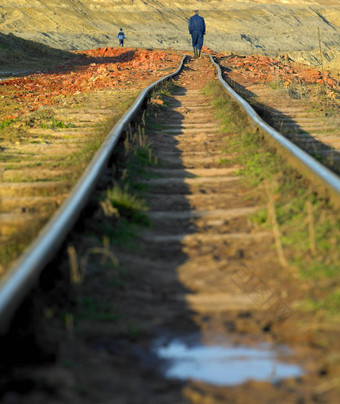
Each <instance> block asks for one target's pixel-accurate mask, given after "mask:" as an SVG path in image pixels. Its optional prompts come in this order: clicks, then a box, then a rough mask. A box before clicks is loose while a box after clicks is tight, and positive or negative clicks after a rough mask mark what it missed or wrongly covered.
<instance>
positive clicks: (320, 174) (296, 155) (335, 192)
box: [209, 55, 340, 207]
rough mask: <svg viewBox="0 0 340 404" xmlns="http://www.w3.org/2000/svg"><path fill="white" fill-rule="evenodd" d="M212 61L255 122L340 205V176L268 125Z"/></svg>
mask: <svg viewBox="0 0 340 404" xmlns="http://www.w3.org/2000/svg"><path fill="white" fill-rule="evenodd" d="M209 56H210V59H211V61H212V63H213V64H214V65H215V67H216V69H217V72H218V78H219V80H220V82H221V83H222V85H223V87H224V88H225V89H226V90H227V91H228V93H229V94H230V95H231V96H232V97H233V98H234V100H235V101H236V102H237V103H238V104H239V105H240V106H241V107H242V108H243V109H244V110H245V111H246V113H247V114H248V116H249V117H250V118H251V119H252V120H253V121H254V122H255V124H256V125H257V126H258V127H260V128H261V129H262V130H263V131H264V132H265V133H266V134H267V135H269V136H270V137H271V139H272V140H274V141H275V143H276V146H279V147H281V148H283V151H284V154H287V153H289V155H290V157H292V158H293V159H294V160H295V164H296V165H302V167H303V168H304V172H305V173H306V174H307V175H308V174H310V173H312V176H313V178H315V179H317V180H318V183H319V185H320V186H321V187H324V189H325V190H326V191H327V194H328V196H329V197H330V198H331V199H332V201H333V202H334V204H335V206H337V207H339V205H340V178H339V177H338V176H337V175H335V174H334V173H333V172H332V171H330V170H329V169H328V168H326V167H325V166H323V165H322V164H321V163H319V162H318V161H317V160H315V159H314V158H313V157H311V156H310V155H309V154H308V153H306V152H305V151H303V150H302V149H300V148H299V147H298V146H296V145H295V144H294V143H292V142H291V141H290V140H288V139H287V138H286V137H284V136H283V135H282V134H281V133H279V132H278V131H276V130H275V129H274V128H272V127H271V126H270V125H268V124H267V123H266V122H265V121H263V119H261V118H260V116H259V115H258V114H257V113H256V112H255V110H254V109H253V108H252V107H251V106H250V105H249V104H248V102H247V101H245V100H244V99H243V98H242V97H241V96H240V95H239V94H237V93H236V92H235V91H234V90H233V89H232V88H231V87H230V86H229V84H228V83H226V81H225V80H224V79H223V77H222V72H221V68H220V66H219V65H218V63H216V62H215V60H214V58H213V56H212V55H209Z"/></svg>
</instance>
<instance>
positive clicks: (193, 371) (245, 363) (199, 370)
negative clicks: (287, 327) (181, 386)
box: [152, 335, 304, 386]
mask: <svg viewBox="0 0 340 404" xmlns="http://www.w3.org/2000/svg"><path fill="white" fill-rule="evenodd" d="M152 350H153V353H154V354H155V355H157V357H158V358H159V359H161V360H162V362H163V375H164V376H165V377H166V378H168V379H178V380H195V381H201V382H205V383H208V384H211V385H217V386H236V385H240V384H243V383H245V382H247V381H262V382H264V381H268V382H271V383H276V382H278V381H280V380H282V379H287V378H297V377H299V376H301V375H302V374H303V373H304V371H303V369H302V368H301V367H300V366H298V365H297V364H294V363H291V361H290V360H291V355H292V352H291V351H290V350H289V349H288V348H287V347H286V346H279V347H277V346H275V347H274V346H272V345H270V344H268V343H265V344H264V343H262V344H258V345H253V346H247V345H236V344H233V343H232V342H226V341H225V340H224V341H222V340H221V339H219V338H217V339H215V341H214V342H211V341H209V342H208V343H204V342H202V341H201V340H200V339H199V337H198V336H197V335H189V336H187V337H183V338H175V339H171V340H165V339H158V340H156V341H155V342H154V345H153V348H152Z"/></svg>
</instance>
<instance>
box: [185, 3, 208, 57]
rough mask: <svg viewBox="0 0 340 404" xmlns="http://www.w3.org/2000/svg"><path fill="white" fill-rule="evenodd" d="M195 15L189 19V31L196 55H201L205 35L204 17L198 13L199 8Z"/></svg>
mask: <svg viewBox="0 0 340 404" xmlns="http://www.w3.org/2000/svg"><path fill="white" fill-rule="evenodd" d="M194 13H195V14H194V15H193V16H192V17H190V20H189V33H190V35H191V38H192V47H193V48H194V55H195V57H200V55H201V49H202V46H203V36H204V35H205V22H204V18H203V17H201V16H199V15H198V10H195V11H194Z"/></svg>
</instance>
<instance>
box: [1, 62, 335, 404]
mask: <svg viewBox="0 0 340 404" xmlns="http://www.w3.org/2000/svg"><path fill="white" fill-rule="evenodd" d="M214 75H215V72H214V70H213V67H212V66H211V64H210V63H209V61H208V60H207V59H200V60H190V61H189V63H188V64H187V65H186V67H185V69H184V71H183V73H182V74H181V75H180V77H179V79H178V80H177V82H176V84H177V87H176V89H175V90H174V92H173V93H172V94H171V95H170V96H167V97H166V100H165V101H166V103H167V105H169V108H168V109H161V110H160V112H159V113H158V114H157V117H155V118H154V119H153V120H152V121H151V122H150V124H149V130H148V131H147V139H148V141H150V142H151V143H152V147H153V150H154V153H155V155H156V157H157V158H158V161H159V165H158V166H157V168H151V169H150V171H151V172H152V174H153V175H152V176H151V178H150V179H148V180H146V181H145V182H147V185H148V195H147V200H148V204H149V206H150V211H149V213H148V215H149V219H150V221H151V226H150V227H148V228H147V229H146V230H143V231H142V232H141V233H140V234H139V236H138V241H137V243H136V244H135V245H134V246H133V247H132V249H131V247H130V248H129V246H128V245H127V244H128V243H126V246H125V248H124V247H121V248H119V249H118V248H115V249H113V250H112V251H113V253H114V254H115V255H116V256H117V258H118V259H119V261H120V263H121V267H122V268H123V269H124V271H125V276H124V278H123V283H122V284H118V281H117V279H116V278H115V275H116V274H112V273H111V272H110V273H108V272H107V271H106V270H105V271H103V270H101V269H100V266H99V264H98V262H97V263H96V264H93V266H91V268H89V275H88V276H87V279H86V281H85V282H84V284H83V285H82V286H81V287H82V291H81V295H80V298H79V299H78V303H79V304H80V305H82V306H83V307H84V310H83V313H84V312H86V313H87V315H86V316H83V317H82V315H81V314H82V311H81V310H80V312H78V317H76V318H71V317H67V318H68V320H67V321H66V324H67V327H66V328H67V329H66V331H65V329H63V328H62V327H61V328H60V329H59V331H58V332H59V340H60V341H62V342H61V350H60V354H59V356H58V358H57V362H56V364H55V365H53V366H45V367H43V368H39V369H38V370H37V369H29V370H27V369H25V370H22V369H21V370H20V371H17V372H15V371H14V372H13V379H12V380H16V381H17V382H18V383H19V382H20V383H21V384H22V385H24V382H27V380H29V381H30V382H31V384H30V385H29V387H28V388H27V389H26V391H24V394H22V395H20V394H18V392H17V391H15V389H14V391H12V392H8V393H7V394H5V395H4V397H3V401H2V402H3V403H23V402H25V403H26V404H27V403H34V404H40V403H44V404H45V403H46V402H48V403H49V404H53V403H73V404H76V403H94V402H95V403H131V404H139V403H157V404H163V403H169V404H174V403H176V404H180V403H298V402H299V403H309V402H325V401H322V400H323V396H322V391H320V392H318V393H316V392H315V389H314V388H315V385H318V384H319V379H320V377H321V376H320V375H322V360H321V357H320V353H319V352H320V351H318V350H317V349H313V347H312V344H309V343H308V342H309V340H308V335H306V334H305V333H304V331H303V329H301V330H296V329H294V327H295V325H296V320H294V321H293V320H292V319H294V316H295V313H294V312H293V308H291V307H290V306H289V304H288V303H287V302H286V297H287V294H288V292H289V294H290V295H294V294H296V295H300V294H301V293H303V291H300V290H299V289H298V287H297V286H296V285H295V284H294V282H293V279H292V275H291V274H290V273H288V272H287V271H285V270H284V269H283V268H282V267H281V266H280V264H279V263H278V258H277V255H276V251H275V248H274V241H273V237H272V234H271V232H270V231H268V232H263V230H259V229H257V228H256V227H255V226H254V225H252V224H251V223H250V221H249V220H248V219H247V215H249V214H250V213H252V212H254V211H255V210H256V209H257V208H258V206H259V205H258V203H259V199H260V198H259V195H258V194H256V193H254V191H251V190H249V189H247V188H246V187H245V186H244V184H243V183H242V181H241V179H240V178H239V177H237V175H236V170H237V169H238V168H239V167H236V166H232V167H228V168H226V167H225V166H223V165H222V164H220V163H219V161H220V159H221V158H225V157H226V154H223V153H222V149H223V145H224V137H225V134H223V133H221V132H219V131H218V126H217V123H216V120H215V118H214V113H213V110H212V108H211V107H210V104H209V101H210V99H209V97H208V96H205V95H202V93H201V90H202V89H203V88H204V87H205V85H206V83H207V82H208V81H209V80H211V79H212V78H213V77H214ZM105 220H106V221H107V223H109V222H110V220H111V219H110V218H109V217H108V218H106V219H105ZM112 220H113V219H112ZM94 243H95V241H94V240H93V238H91V237H89V238H88V239H87V241H86V242H85V243H84V245H83V246H82V247H79V250H78V253H79V254H80V255H81V254H82V253H84V254H85V252H86V249H87V248H89V247H93V244H94ZM81 250H82V251H81ZM103 285H105V288H103ZM104 305H105V307H104ZM92 308H93V309H96V308H97V309H98V308H99V309H100V310H102V313H103V316H102V317H101V318H100V317H91V315H90V314H91V313H92V311H91V310H92ZM89 313H90V314H89ZM73 320H75V323H74V322H73ZM292 327H293V328H292ZM282 330H284V332H283V333H282ZM284 343H287V344H288V345H289V346H290V347H292V348H294V351H293V355H287V354H285V352H286V350H285V349H283V348H282V345H281V344H284ZM176 344H177V345H176ZM226 346H228V347H231V350H232V354H231V356H229V357H227V356H223V355H224V354H223V352H222V353H221V351H219V350H218V351H217V354H216V353H215V362H214V363H213V365H212V366H211V367H207V368H206V369H204V366H203V369H202V371H201V372H199V373H198V374H197V373H196V374H194V375H193V374H192V373H190V372H189V374H186V373H185V371H186V369H187V368H186V366H185V365H190V364H193V365H194V366H193V367H194V368H195V364H196V369H197V367H200V365H197V363H196V362H195V360H196V359H197V357H195V354H192V353H191V354H189V353H188V352H189V351H190V348H192V347H208V348H209V347H210V348H214V347H215V348H216V347H217V348H221V347H226ZM268 347H269V351H268V352H269V357H270V358H271V357H272V355H274V354H275V353H276V352H278V357H279V362H274V363H269V365H268V364H266V362H265V361H261V360H260V362H256V361H255V359H256V357H257V358H258V357H260V359H266V358H267V359H268V356H267V354H268V352H267V351H265V349H268ZM280 347H281V348H280ZM157 348H160V350H159V355H158V356H157V355H156V353H155V350H157ZM172 348H173V351H175V353H177V354H178V353H179V354H180V355H179V356H180V359H183V358H185V357H186V358H187V360H186V363H185V365H184V367H182V368H181V367H180V368H179V369H177V373H176V370H175V369H173V368H171V366H170V365H171V361H170V363H169V362H167V361H165V358H166V357H167V356H170V357H171V349H172ZM237 348H242V349H243V350H242V349H241V350H240V351H239V350H237ZM162 349H163V350H162ZM233 349H234V351H233ZM247 349H254V350H255V351H251V353H247ZM271 349H273V351H271ZM209 352H210V353H209ZM209 352H208V353H207V352H206V351H204V350H203V351H201V352H200V354H199V355H198V357H200V358H201V359H202V357H203V358H204V361H203V362H205V363H206V364H208V363H209V361H210V357H209V355H210V354H212V355H214V354H213V353H212V352H211V351H209ZM162 354H163V359H162V358H161V357H160V355H162ZM248 354H249V357H248V356H247V355H248ZM191 355H193V356H191ZM205 355H207V356H205ZM216 355H217V361H216ZM237 358H238V359H241V364H240V363H237V364H236V366H234V365H235V364H234V362H235V359H237ZM172 359H173V357H172ZM218 359H220V360H218ZM280 361H282V363H286V364H287V366H288V365H289V366H290V369H295V370H296V369H297V368H296V367H294V366H296V365H300V366H301V367H302V368H303V374H302V375H297V374H295V376H294V377H288V378H284V377H282V379H281V377H280V363H281V362H280ZM174 362H175V364H176V361H174ZM221 362H222V366H221ZM236 362H237V361H236ZM269 362H270V361H269ZM172 363H173V362H172ZM179 363H180V364H181V362H179ZM169 366H170V367H169ZM289 366H288V367H289ZM189 367H190V366H189ZM250 368H252V369H253V370H255V373H253V374H252V376H250V377H251V378H252V379H259V378H261V377H263V375H265V376H264V380H262V381H261V380H257V381H256V380H251V381H246V382H244V383H242V382H237V380H240V379H238V377H241V380H242V374H245V373H246V372H247V371H248V370H249V369H250ZM264 368H265V369H264ZM221 369H223V370H222V371H221ZM268 369H269V374H268ZM166 370H167V371H168V372H169V371H171V370H173V371H174V372H175V375H177V377H173V378H166V377H165V376H164V372H166ZM181 371H183V373H181ZM214 371H215V372H214ZM224 372H226V373H227V379H223V378H222V381H220V382H219V383H218V384H215V383H214V381H218V380H220V376H221V373H224ZM263 372H264V373H263ZM288 373H289V372H288ZM293 373H294V372H293ZM183 374H184V375H187V377H185V378H184V379H183V380H182V379H181V378H180V377H179V375H183ZM202 375H203V376H206V377H207V378H204V377H203V376H202ZM201 377H203V380H202V379H201ZM209 377H210V378H209ZM207 380H208V381H207ZM228 380H229V381H230V380H236V382H234V384H232V385H228V384H229V382H228ZM25 386H27V383H26V384H25ZM12 390H13V389H12ZM328 402H331V401H328Z"/></svg>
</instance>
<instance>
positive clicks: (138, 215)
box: [106, 185, 148, 224]
mask: <svg viewBox="0 0 340 404" xmlns="http://www.w3.org/2000/svg"><path fill="white" fill-rule="evenodd" d="M106 198H107V199H108V200H109V201H110V203H111V204H112V207H113V208H115V209H117V211H118V212H119V215H120V216H123V217H124V218H126V219H128V220H131V221H133V222H136V223H142V224H148V220H147V215H146V212H147V206H146V204H145V202H144V200H143V199H141V198H139V197H138V196H136V195H135V194H133V193H131V192H130V191H129V189H128V187H127V186H125V187H124V188H121V187H120V186H119V185H115V186H114V187H113V188H112V189H108V190H107V191H106Z"/></svg>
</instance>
